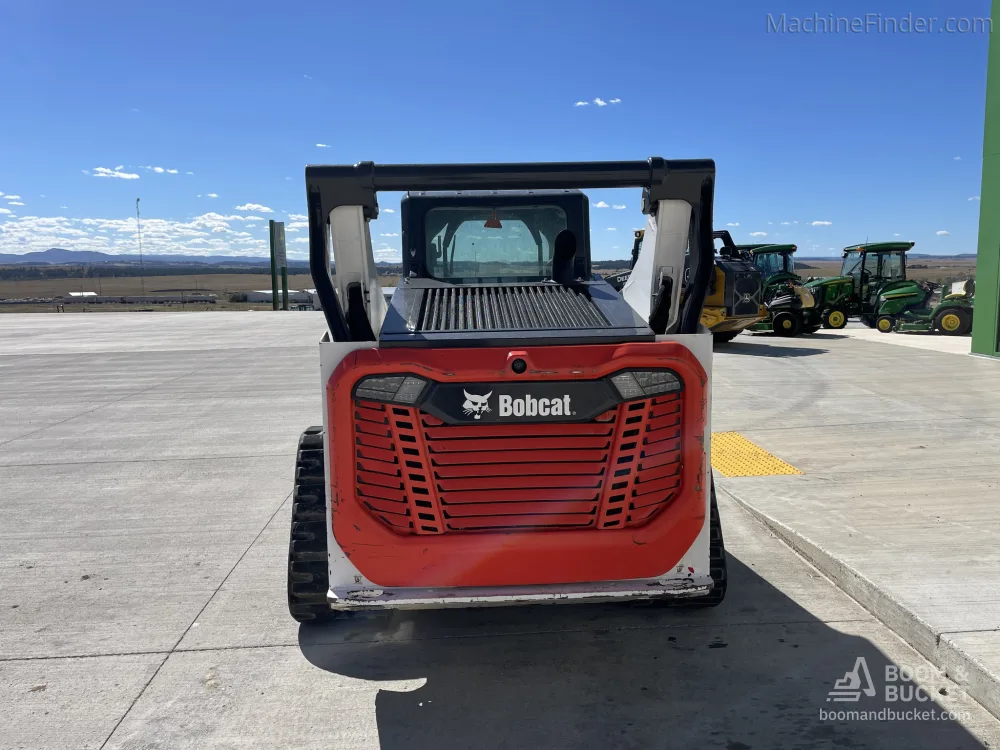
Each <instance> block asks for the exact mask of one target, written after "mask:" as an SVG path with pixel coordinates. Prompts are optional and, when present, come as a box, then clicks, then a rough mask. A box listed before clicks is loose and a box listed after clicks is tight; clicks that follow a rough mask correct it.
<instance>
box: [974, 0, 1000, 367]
mask: <svg viewBox="0 0 1000 750" xmlns="http://www.w3.org/2000/svg"><path fill="white" fill-rule="evenodd" d="M992 21H993V24H994V25H997V24H1000V0H993V9H992ZM988 65H989V68H988V71H987V74H986V76H987V77H986V128H985V133H984V135H983V187H982V190H981V192H980V194H979V196H980V203H979V252H978V255H977V257H976V312H975V317H974V323H973V328H972V351H973V352H974V353H976V354H988V355H992V356H995V357H996V356H1000V341H998V338H1000V33H992V34H990V57H989V64H988Z"/></svg>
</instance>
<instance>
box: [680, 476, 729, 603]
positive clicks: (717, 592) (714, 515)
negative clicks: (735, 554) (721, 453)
mask: <svg viewBox="0 0 1000 750" xmlns="http://www.w3.org/2000/svg"><path fill="white" fill-rule="evenodd" d="M711 482H712V492H711V503H710V504H709V521H708V524H709V525H708V533H709V541H708V569H709V574H710V575H711V576H712V590H711V591H709V592H708V593H707V594H703V595H702V596H698V597H695V598H693V599H687V600H685V601H686V603H687V604H690V605H692V606H695V607H718V606H719V605H720V604H722V600H723V599H725V598H726V584H727V581H728V574H727V567H726V541H725V539H723V537H722V519H720V518H719V504H718V503H717V502H716V500H715V480H714V479H713V480H711Z"/></svg>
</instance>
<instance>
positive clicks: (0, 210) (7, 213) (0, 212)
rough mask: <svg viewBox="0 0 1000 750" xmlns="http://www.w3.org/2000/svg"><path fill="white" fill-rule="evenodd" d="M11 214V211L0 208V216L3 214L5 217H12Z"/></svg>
mask: <svg viewBox="0 0 1000 750" xmlns="http://www.w3.org/2000/svg"><path fill="white" fill-rule="evenodd" d="M13 213H14V212H13V211H11V210H10V209H9V208H0V214H5V215H7V216H11V215H13Z"/></svg>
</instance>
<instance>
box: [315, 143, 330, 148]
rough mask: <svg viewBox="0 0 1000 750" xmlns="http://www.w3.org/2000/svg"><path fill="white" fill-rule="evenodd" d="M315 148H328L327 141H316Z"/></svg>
mask: <svg viewBox="0 0 1000 750" xmlns="http://www.w3.org/2000/svg"><path fill="white" fill-rule="evenodd" d="M316 148H330V145H329V144H328V143H317V144H316Z"/></svg>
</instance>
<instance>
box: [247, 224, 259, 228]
mask: <svg viewBox="0 0 1000 750" xmlns="http://www.w3.org/2000/svg"><path fill="white" fill-rule="evenodd" d="M255 226H257V225H256V224H247V229H253V228H254V227H255Z"/></svg>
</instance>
